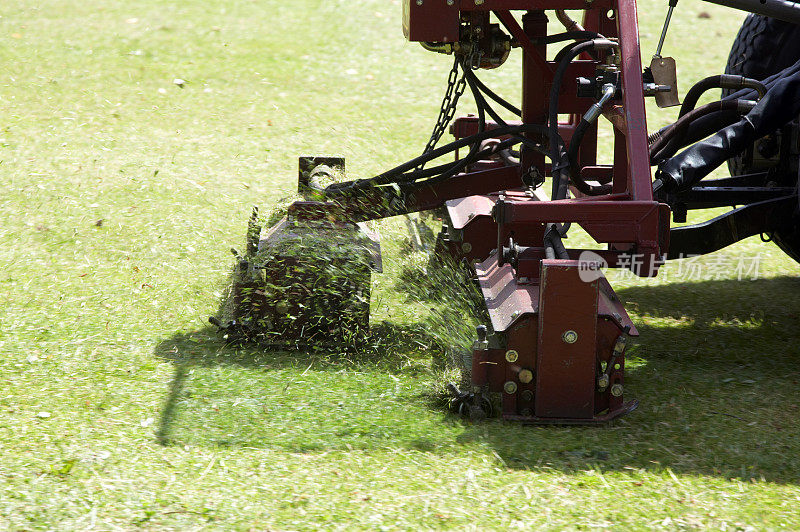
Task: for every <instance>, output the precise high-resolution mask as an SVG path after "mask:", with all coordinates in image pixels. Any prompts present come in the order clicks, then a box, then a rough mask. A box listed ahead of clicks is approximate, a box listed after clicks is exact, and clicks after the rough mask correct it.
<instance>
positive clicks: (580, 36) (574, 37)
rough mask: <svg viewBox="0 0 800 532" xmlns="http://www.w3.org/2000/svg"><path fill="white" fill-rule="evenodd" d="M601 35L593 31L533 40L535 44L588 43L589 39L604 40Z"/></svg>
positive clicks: (566, 33) (559, 34)
mask: <svg viewBox="0 0 800 532" xmlns="http://www.w3.org/2000/svg"><path fill="white" fill-rule="evenodd" d="M603 38H604V37H603V36H602V35H600V34H599V33H595V32H593V31H586V30H584V31H566V32H564V33H554V34H553V35H547V36H546V37H537V38H535V39H531V40H532V41H533V44H555V43H558V42H564V41H587V40H589V39H603Z"/></svg>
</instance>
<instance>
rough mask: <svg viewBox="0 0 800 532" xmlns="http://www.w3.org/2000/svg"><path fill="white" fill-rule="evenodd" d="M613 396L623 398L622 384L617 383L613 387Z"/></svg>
mask: <svg viewBox="0 0 800 532" xmlns="http://www.w3.org/2000/svg"><path fill="white" fill-rule="evenodd" d="M611 395H613V396H614V397H621V396H622V385H621V384H620V383H616V384H615V385H613V386H612V387H611Z"/></svg>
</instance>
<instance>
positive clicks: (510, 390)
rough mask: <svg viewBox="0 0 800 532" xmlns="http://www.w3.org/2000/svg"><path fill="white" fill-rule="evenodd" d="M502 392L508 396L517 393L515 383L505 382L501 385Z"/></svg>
mask: <svg viewBox="0 0 800 532" xmlns="http://www.w3.org/2000/svg"><path fill="white" fill-rule="evenodd" d="M503 391H504V392H506V393H507V394H509V395H511V394H514V393H517V383H516V382H514V381H507V382H506V383H505V384H504V385H503Z"/></svg>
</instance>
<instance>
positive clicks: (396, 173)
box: [325, 124, 563, 194]
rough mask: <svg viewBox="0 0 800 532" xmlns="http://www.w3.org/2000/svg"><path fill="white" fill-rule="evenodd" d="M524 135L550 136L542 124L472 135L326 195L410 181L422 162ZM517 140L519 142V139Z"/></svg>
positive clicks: (335, 187) (340, 185)
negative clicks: (488, 142) (474, 146)
mask: <svg viewBox="0 0 800 532" xmlns="http://www.w3.org/2000/svg"><path fill="white" fill-rule="evenodd" d="M523 133H535V134H537V135H542V136H545V137H547V136H548V135H549V131H548V129H547V127H545V126H542V125H540V124H522V125H511V126H509V125H506V126H500V127H497V128H495V129H492V130H486V131H482V132H479V133H477V134H475V135H470V136H469V137H464V138H462V139H458V140H456V141H453V142H451V143H449V144H445V145H444V146H441V147H439V148H436V149H434V150H431V151H430V152H428V153H425V154H423V155H420V156H418V157H415V158H414V159H411V160H410V161H407V162H405V163H403V164H401V165H399V166H396V167H395V168H392V169H391V170H387V171H386V172H383V173H382V174H379V175H377V176H375V177H372V178H369V179H361V180H356V181H348V182H344V183H333V184H331V185H329V186H328V187H327V188H326V189H325V192H326V194H337V193H342V192H344V191H345V190H350V189H357V188H369V187H372V186H380V185H387V184H391V183H398V182H402V181H403V179H406V180H408V178H409V177H410V176H414V175H415V173H414V172H411V173H407V172H409V171H410V170H413V169H414V168H416V167H417V166H419V164H420V163H422V162H428V161H431V160H433V159H438V158H439V157H441V156H443V155H446V154H448V153H452V152H454V151H455V150H458V149H460V148H464V147H465V146H470V145H474V144H479V143H480V142H481V141H483V140H486V139H489V138H496V137H502V136H505V135H521V134H523ZM515 140H517V141H519V139H515ZM562 142H563V141H562ZM561 146H562V147H563V144H561ZM476 154H477V152H476ZM473 157H474V156H473ZM462 161H463V159H462ZM459 162H460V161H459ZM454 164H459V163H454ZM433 170H434V169H433V168H431V169H427V170H423V173H428V172H431V171H433Z"/></svg>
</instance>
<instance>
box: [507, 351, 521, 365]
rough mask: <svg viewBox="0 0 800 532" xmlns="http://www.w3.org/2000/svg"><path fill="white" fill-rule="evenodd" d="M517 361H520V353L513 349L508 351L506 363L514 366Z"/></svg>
mask: <svg viewBox="0 0 800 532" xmlns="http://www.w3.org/2000/svg"><path fill="white" fill-rule="evenodd" d="M517 360H519V353H517V352H516V351H514V350H513V349H509V350H508V351H506V362H509V363H511V364H513V363H514V362H516V361H517Z"/></svg>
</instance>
